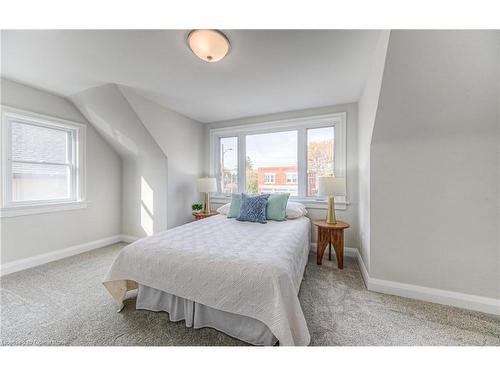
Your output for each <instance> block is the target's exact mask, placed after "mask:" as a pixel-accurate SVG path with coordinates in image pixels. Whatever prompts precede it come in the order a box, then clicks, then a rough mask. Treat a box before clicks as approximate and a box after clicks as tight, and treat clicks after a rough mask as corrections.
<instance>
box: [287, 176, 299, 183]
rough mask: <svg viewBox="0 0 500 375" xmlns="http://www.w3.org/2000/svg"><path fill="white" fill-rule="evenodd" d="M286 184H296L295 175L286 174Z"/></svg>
mask: <svg viewBox="0 0 500 375" xmlns="http://www.w3.org/2000/svg"><path fill="white" fill-rule="evenodd" d="M286 183H287V184H296V183H297V173H287V174H286Z"/></svg>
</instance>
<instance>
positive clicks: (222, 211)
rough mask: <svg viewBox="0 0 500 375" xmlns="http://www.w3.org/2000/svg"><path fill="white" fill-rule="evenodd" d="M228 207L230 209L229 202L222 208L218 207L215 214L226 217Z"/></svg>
mask: <svg viewBox="0 0 500 375" xmlns="http://www.w3.org/2000/svg"><path fill="white" fill-rule="evenodd" d="M229 207H231V202H229V203H226V204H225V205H223V206H220V207H219V208H218V209H217V212H218V213H220V214H221V215H227V214H228V213H229Z"/></svg>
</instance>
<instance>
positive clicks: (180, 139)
mask: <svg viewBox="0 0 500 375" xmlns="http://www.w3.org/2000/svg"><path fill="white" fill-rule="evenodd" d="M120 89H121V91H122V93H123V94H124V96H125V98H126V99H127V100H128V102H129V103H130V105H131V107H132V108H133V109H134V111H135V112H136V114H137V116H139V118H140V119H141V121H142V123H143V124H144V126H145V127H146V129H147V130H148V131H149V133H150V134H151V135H152V137H153V138H154V140H155V142H156V143H157V144H158V146H159V147H160V148H161V149H162V151H163V153H164V154H165V155H166V157H167V159H168V196H167V201H168V206H167V208H168V209H167V214H168V220H167V222H168V228H173V227H176V226H178V225H182V224H185V223H187V222H189V221H192V220H193V216H192V215H191V212H192V210H191V205H192V204H193V203H194V202H199V201H200V199H201V198H200V194H199V193H198V191H197V188H196V186H197V185H196V184H197V179H198V178H199V177H201V176H202V175H203V166H204V145H205V143H204V135H205V133H204V125H203V124H201V123H199V122H197V121H194V120H191V119H189V118H187V117H185V116H183V115H181V114H179V113H177V112H174V111H172V110H170V109H168V108H165V107H163V106H161V105H159V104H157V103H155V102H153V101H151V100H148V99H146V98H144V97H143V96H141V95H140V94H137V93H136V92H135V91H134V90H133V89H130V88H127V87H123V86H121V87H120Z"/></svg>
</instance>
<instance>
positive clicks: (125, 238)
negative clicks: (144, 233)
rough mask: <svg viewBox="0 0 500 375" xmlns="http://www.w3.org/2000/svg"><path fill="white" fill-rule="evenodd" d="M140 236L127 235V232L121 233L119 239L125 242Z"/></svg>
mask: <svg viewBox="0 0 500 375" xmlns="http://www.w3.org/2000/svg"><path fill="white" fill-rule="evenodd" d="M140 238H141V237H136V236H129V235H128V234H122V235H120V239H121V241H122V242H126V243H132V242H135V241H137V240H138V239H140Z"/></svg>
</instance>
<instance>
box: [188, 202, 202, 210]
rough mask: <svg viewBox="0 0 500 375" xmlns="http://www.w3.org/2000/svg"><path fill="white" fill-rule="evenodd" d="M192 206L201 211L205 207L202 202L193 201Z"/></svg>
mask: <svg viewBox="0 0 500 375" xmlns="http://www.w3.org/2000/svg"><path fill="white" fill-rule="evenodd" d="M191 208H192V209H193V211H200V210H201V209H202V208H203V204H201V203H193V205H192V206H191Z"/></svg>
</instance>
